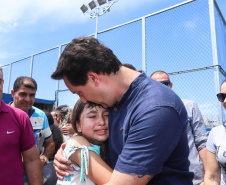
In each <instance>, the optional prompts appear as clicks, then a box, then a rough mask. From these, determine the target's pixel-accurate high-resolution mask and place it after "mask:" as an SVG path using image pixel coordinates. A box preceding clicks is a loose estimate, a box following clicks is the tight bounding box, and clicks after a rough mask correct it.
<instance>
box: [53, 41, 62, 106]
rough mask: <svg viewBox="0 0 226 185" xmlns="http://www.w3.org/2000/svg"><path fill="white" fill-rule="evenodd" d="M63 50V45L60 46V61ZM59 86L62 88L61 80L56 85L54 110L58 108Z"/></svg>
mask: <svg viewBox="0 0 226 185" xmlns="http://www.w3.org/2000/svg"><path fill="white" fill-rule="evenodd" d="M61 50H62V45H60V46H59V53H58V59H60V55H61ZM59 86H60V82H59V80H57V83H56V91H55V103H54V108H56V107H58V94H59Z"/></svg>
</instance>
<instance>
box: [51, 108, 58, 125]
mask: <svg viewBox="0 0 226 185" xmlns="http://www.w3.org/2000/svg"><path fill="white" fill-rule="evenodd" d="M50 114H51V115H52V117H53V121H54V125H58V122H57V113H56V110H52V111H51V112H50Z"/></svg>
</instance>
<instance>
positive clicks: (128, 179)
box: [105, 170, 154, 185]
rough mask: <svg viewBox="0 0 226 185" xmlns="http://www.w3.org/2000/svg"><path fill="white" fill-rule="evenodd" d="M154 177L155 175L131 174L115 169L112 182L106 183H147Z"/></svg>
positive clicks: (124, 184)
mask: <svg viewBox="0 0 226 185" xmlns="http://www.w3.org/2000/svg"><path fill="white" fill-rule="evenodd" d="M153 177H154V175H131V174H126V173H121V172H118V171H116V170H114V171H113V174H112V177H111V180H110V182H108V183H107V184H105V185H115V184H117V185H138V184H139V185H145V184H147V183H148V182H149V181H150V180H151V179H152V178H153Z"/></svg>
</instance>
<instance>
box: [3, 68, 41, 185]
mask: <svg viewBox="0 0 226 185" xmlns="http://www.w3.org/2000/svg"><path fill="white" fill-rule="evenodd" d="M3 83H4V80H3V72H2V68H0V164H1V165H0V179H1V180H0V181H1V184H7V185H15V184H16V185H23V184H24V180H23V164H24V167H25V170H26V173H27V177H28V181H29V185H41V184H42V183H43V181H42V167H41V161H40V159H39V156H38V153H37V150H36V145H35V137H34V133H33V129H32V126H31V122H30V120H29V117H28V115H27V114H26V113H25V112H23V111H22V110H20V109H16V108H13V107H11V106H9V105H6V104H5V103H4V102H3V101H2V100H1V99H2V94H3ZM22 158H23V159H22ZM22 160H23V161H22Z"/></svg>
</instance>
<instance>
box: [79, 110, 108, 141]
mask: <svg viewBox="0 0 226 185" xmlns="http://www.w3.org/2000/svg"><path fill="white" fill-rule="evenodd" d="M108 115H109V112H108V111H107V110H106V109H104V108H102V107H99V106H95V107H93V108H87V106H85V108H84V110H83V112H82V114H81V117H80V123H76V127H77V130H78V131H79V132H82V135H83V136H84V137H85V138H86V139H87V140H88V141H89V142H91V143H93V144H95V145H101V144H102V143H103V142H104V141H106V140H107V139H108V136H109V132H108Z"/></svg>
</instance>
